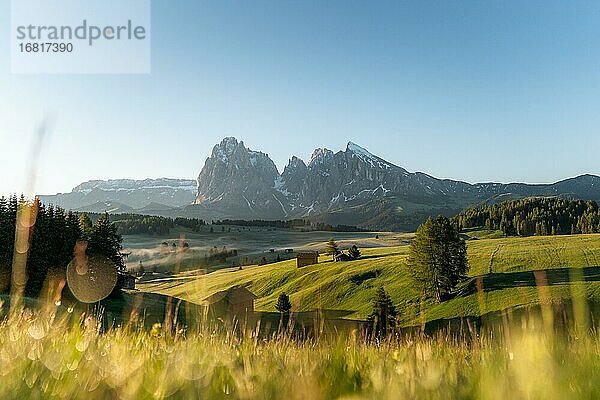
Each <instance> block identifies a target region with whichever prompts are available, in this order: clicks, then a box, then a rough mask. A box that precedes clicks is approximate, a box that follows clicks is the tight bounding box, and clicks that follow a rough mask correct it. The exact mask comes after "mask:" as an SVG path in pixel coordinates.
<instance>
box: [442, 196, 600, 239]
mask: <svg viewBox="0 0 600 400" xmlns="http://www.w3.org/2000/svg"><path fill="white" fill-rule="evenodd" d="M454 221H455V223H456V224H457V227H458V228H459V229H461V230H464V229H468V228H476V227H481V228H486V229H491V230H500V231H502V232H503V233H504V234H505V235H507V236H514V235H516V236H534V235H536V236H546V235H569V234H576V233H598V232H600V210H599V208H598V204H597V203H596V202H595V201H589V200H588V201H584V200H572V199H565V198H559V197H533V198H525V199H520V200H510V201H505V202H503V203H500V204H494V205H485V206H480V207H476V208H470V209H468V210H466V211H464V212H461V213H460V214H458V215H457V216H456V217H455V218H454Z"/></svg>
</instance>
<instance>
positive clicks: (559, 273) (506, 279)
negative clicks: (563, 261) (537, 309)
mask: <svg viewBox="0 0 600 400" xmlns="http://www.w3.org/2000/svg"><path fill="white" fill-rule="evenodd" d="M598 281H600V267H585V268H551V269H541V270H535V271H520V272H506V273H492V274H487V275H481V276H476V277H474V278H471V279H470V280H469V281H468V282H467V283H466V284H465V285H464V286H463V287H461V288H460V289H459V290H458V291H457V293H456V295H455V296H454V297H464V296H468V295H471V294H473V293H477V292H478V291H480V290H483V291H484V292H491V291H494V290H502V289H508V288H514V287H528V286H529V287H535V286H555V285H565V284H569V283H573V282H598Z"/></svg>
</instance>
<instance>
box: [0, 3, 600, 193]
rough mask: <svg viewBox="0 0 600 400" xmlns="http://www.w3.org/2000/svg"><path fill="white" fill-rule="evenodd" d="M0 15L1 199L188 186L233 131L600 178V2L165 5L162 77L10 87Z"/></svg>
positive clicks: (156, 52)
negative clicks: (33, 191)
mask: <svg viewBox="0 0 600 400" xmlns="http://www.w3.org/2000/svg"><path fill="white" fill-rule="evenodd" d="M9 15H10V13H9V2H8V1H3V2H1V3H0V32H3V34H4V35H5V39H4V40H0V139H1V142H0V143H2V144H1V146H0V186H1V187H0V192H4V193H6V192H11V191H19V190H22V185H23V182H24V177H25V172H24V171H25V167H26V165H27V160H28V153H29V149H30V142H31V135H32V132H33V128H34V126H35V124H36V121H39V120H40V119H41V118H43V116H44V115H51V116H53V118H54V119H55V121H56V123H55V129H54V131H53V133H52V135H51V136H50V137H49V138H48V140H47V142H46V144H47V145H46V146H45V147H44V151H43V154H42V157H41V159H40V160H39V165H40V179H39V181H38V183H39V185H38V187H37V190H38V192H40V193H53V192H58V191H62V192H64V191H69V190H70V189H71V188H72V187H73V186H75V185H76V184H78V183H80V182H81V181H84V180H88V179H107V178H146V177H162V176H167V177H185V178H195V177H196V176H197V175H198V173H199V171H200V169H201V168H202V166H203V163H204V161H205V159H206V157H207V156H208V155H209V154H210V151H211V149H212V146H213V145H214V144H215V143H216V142H218V141H220V140H221V139H222V138H223V137H224V136H236V137H237V138H238V139H242V140H244V142H245V143H246V144H247V145H248V146H249V147H251V148H252V149H257V150H262V151H264V152H266V153H268V154H269V155H270V156H271V158H272V159H273V160H274V161H275V162H276V164H277V166H278V167H279V168H280V170H281V169H282V168H283V166H284V165H285V164H286V162H287V160H288V158H289V157H291V156H292V155H297V156H299V157H301V158H304V159H308V158H309V156H310V153H311V152H312V150H313V149H314V148H315V147H328V148H330V149H333V150H336V151H337V150H340V149H343V148H345V145H346V142H348V141H349V140H352V141H354V142H356V143H359V144H360V145H362V146H363V147H366V148H368V149H369V150H370V151H371V152H373V153H375V154H377V155H379V156H381V157H383V158H385V159H387V160H389V161H391V162H394V163H395V164H397V165H400V166H402V167H404V168H406V169H408V170H410V171H423V172H426V173H429V174H432V175H434V176H437V177H442V178H453V179H461V180H466V181H468V182H479V181H500V182H509V181H524V182H532V183H533V182H551V181H555V180H559V179H562V178H566V177H570V176H575V175H579V174H582V173H600V157H598V150H599V149H600V134H599V133H600V132H599V129H598V127H599V126H600V112H598V106H599V105H600V90H599V89H600V24H599V23H598V22H599V21H600V3H599V2H575V1H568V2H567V1H564V2H551V1H544V2H542V1H540V2H534V1H528V2H522V1H485V2H481V1H472V2H459V1H452V2H450V1H413V2H397V1H394V2H389V3H387V2H377V3H375V4H374V3H373V2H367V1H364V2H363V1H360V2H359V1H345V2H341V1H327V2H322V1H301V2H299V1H298V2H296V1H295V2H287V1H253V2H249V1H248V2H241V1H240V2H230V1H198V0H189V1H188V0H170V1H167V0H154V1H153V9H152V73H151V74H148V75H11V73H10V59H9V48H8V43H9V37H8V35H9V26H10V20H9Z"/></svg>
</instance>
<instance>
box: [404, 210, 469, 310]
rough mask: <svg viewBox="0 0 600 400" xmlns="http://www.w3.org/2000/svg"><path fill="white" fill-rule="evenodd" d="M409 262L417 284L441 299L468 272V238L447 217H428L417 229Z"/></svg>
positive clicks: (420, 288)
mask: <svg viewBox="0 0 600 400" xmlns="http://www.w3.org/2000/svg"><path fill="white" fill-rule="evenodd" d="M408 264H409V267H410V272H411V275H412V278H413V281H414V283H415V285H416V287H417V288H418V289H419V290H421V291H422V293H423V294H424V295H426V296H432V297H433V298H434V299H435V300H436V301H437V302H440V301H441V300H442V297H443V296H444V295H446V294H448V293H450V291H451V290H452V289H453V288H454V287H455V286H456V285H457V284H458V283H459V282H460V280H461V279H462V277H464V276H465V275H466V273H467V270H468V263H467V249H466V244H465V241H464V240H463V239H461V237H460V236H459V234H458V231H457V230H456V228H455V226H454V225H453V224H452V223H451V221H450V220H449V219H448V218H446V217H438V218H436V219H432V218H429V219H428V220H427V221H426V222H425V223H423V224H422V225H421V226H420V227H419V228H418V229H417V233H416V235H415V238H414V240H413V241H412V243H411V245H410V250H409V257H408Z"/></svg>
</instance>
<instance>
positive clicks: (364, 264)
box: [139, 235, 600, 324]
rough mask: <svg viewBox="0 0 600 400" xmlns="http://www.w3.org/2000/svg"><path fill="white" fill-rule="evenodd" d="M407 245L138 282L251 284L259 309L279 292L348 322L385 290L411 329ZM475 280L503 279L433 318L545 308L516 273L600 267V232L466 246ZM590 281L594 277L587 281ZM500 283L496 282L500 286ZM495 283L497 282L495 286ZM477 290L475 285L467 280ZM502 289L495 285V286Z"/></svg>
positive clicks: (165, 289) (208, 287)
mask: <svg viewBox="0 0 600 400" xmlns="http://www.w3.org/2000/svg"><path fill="white" fill-rule="evenodd" d="M407 254H408V246H397V247H388V248H371V249H363V257H362V258H361V259H360V260H357V261H350V262H339V263H333V262H330V261H329V260H328V258H327V257H325V256H322V257H321V263H320V264H318V265H314V266H310V267H305V268H302V269H298V268H296V265H295V262H294V261H291V260H290V261H285V262H280V263H276V264H271V265H267V266H253V267H246V268H244V269H243V270H237V269H225V270H221V271H217V272H213V273H210V274H207V275H194V274H187V275H181V276H178V277H177V278H176V279H165V280H162V281H160V280H158V281H153V282H149V283H145V284H141V285H139V287H140V289H141V290H144V291H151V292H156V293H162V294H166V295H170V296H174V297H179V298H183V299H185V300H189V301H192V302H199V301H201V300H202V299H204V298H206V297H208V296H209V295H211V294H213V293H214V292H216V291H219V290H224V289H226V288H228V287H230V286H233V285H239V284H247V285H249V289H250V290H251V291H253V292H254V293H255V294H256V295H257V296H258V297H259V299H258V300H257V302H256V308H257V309H258V310H264V311H274V304H275V302H276V299H277V296H278V295H279V294H280V293H281V292H287V293H288V294H290V295H291V300H292V303H293V305H294V310H297V311H305V310H310V309H314V308H317V307H318V308H326V309H336V310H348V311H352V313H351V314H349V315H348V317H349V318H364V317H366V316H367V315H368V313H369V312H370V310H371V301H372V298H373V296H374V294H375V291H376V290H377V288H378V287H380V286H384V287H385V288H386V290H387V291H388V292H389V293H390V294H391V296H392V299H393V300H394V302H395V303H396V304H397V305H398V307H399V308H400V309H401V311H402V316H401V319H402V321H403V322H404V323H405V324H410V323H414V319H415V317H416V315H417V312H418V310H419V308H420V307H421V305H420V304H419V301H418V300H415V299H418V294H417V293H415V291H414V289H413V288H412V286H411V282H410V279H409V278H408V269H407V265H406V258H407ZM468 257H469V263H470V266H471V269H470V273H469V275H470V276H471V277H475V276H479V275H484V274H489V272H490V266H491V271H492V274H493V276H488V279H492V277H494V279H495V280H496V281H500V282H504V285H503V286H502V287H501V288H498V287H494V288H491V289H493V290H489V291H488V290H486V287H485V285H486V280H485V279H484V280H483V281H482V282H483V289H484V293H483V294H478V293H477V292H476V291H473V290H471V291H469V290H464V291H463V292H462V293H461V295H459V296H458V297H457V298H454V299H452V300H449V301H446V302H443V303H441V304H433V303H432V302H427V303H426V304H425V309H426V316H427V320H433V319H440V318H452V317H457V316H479V315H482V314H485V313H487V312H490V311H496V310H501V309H504V308H508V307H513V306H527V305H534V304H538V303H539V298H540V290H541V289H540V288H538V287H537V286H536V282H535V280H532V279H529V280H528V281H524V282H517V281H514V282H513V281H511V280H512V279H513V277H515V275H511V274H515V273H516V272H519V271H533V270H545V269H561V268H565V267H570V268H573V267H574V268H581V267H588V266H597V265H600V235H576V236H560V237H530V238H502V239H485V240H472V241H469V242H468ZM588 280H589V279H588ZM496 281H494V282H496ZM490 282H491V281H490ZM549 283H550V286H547V287H544V288H543V290H544V292H543V294H542V295H546V293H547V295H548V296H550V298H551V299H552V300H553V301H555V302H561V301H564V300H566V299H569V298H571V297H572V295H573V293H575V294H576V295H577V296H579V297H581V296H583V297H585V298H588V299H591V300H595V299H598V300H600V284H598V283H597V282H593V281H592V282H586V283H575V284H566V283H569V282H568V279H567V282H565V281H564V279H563V280H562V281H560V282H554V281H549ZM468 285H471V286H473V285H474V282H467V284H465V288H467V286H468ZM496 286H497V285H496Z"/></svg>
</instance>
